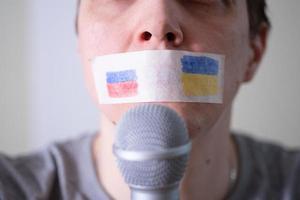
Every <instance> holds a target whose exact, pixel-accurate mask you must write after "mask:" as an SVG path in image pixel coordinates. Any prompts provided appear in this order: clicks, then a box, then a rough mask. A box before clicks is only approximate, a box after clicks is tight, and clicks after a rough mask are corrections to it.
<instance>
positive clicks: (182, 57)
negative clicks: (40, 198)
mask: <svg viewBox="0 0 300 200" xmlns="http://www.w3.org/2000/svg"><path fill="white" fill-rule="evenodd" d="M224 60H225V56H223V55H220V54H211V53H197V52H190V51H177V50H145V51H137V52H128V53H119V54H110V55H105V56H99V57H96V58H95V59H94V60H93V63H92V67H93V76H94V80H95V86H96V90H97V94H98V99H99V103H100V104H118V103H138V102H203V103H217V104H221V103H222V101H223V87H224Z"/></svg>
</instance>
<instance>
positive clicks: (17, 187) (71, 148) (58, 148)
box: [0, 134, 97, 200]
mask: <svg viewBox="0 0 300 200" xmlns="http://www.w3.org/2000/svg"><path fill="white" fill-rule="evenodd" d="M94 136H95V134H84V135H82V136H80V137H78V138H75V139H71V140H68V141H65V142H59V143H53V144H51V145H49V146H48V147H47V148H45V149H44V150H41V151H38V152H35V153H31V154H27V155H21V156H17V157H9V156H6V155H3V154H0V199H1V200H2V199H39V198H42V199H48V198H50V197H49V195H51V198H54V199H60V197H62V196H64V197H68V198H69V199H72V198H73V197H75V196H72V195H77V196H78V195H80V196H86V195H85V194H83V193H85V192H86V191H87V188H84V187H82V186H81V183H80V181H84V182H85V183H86V182H94V183H97V182H96V180H95V179H94V177H95V176H94V175H95V174H94V169H93V160H92V157H91V148H92V145H91V144H92V142H93V138H94ZM85 169H88V170H85ZM87 174H88V175H90V176H91V177H92V178H90V179H87V178H85V177H84V175H87ZM70 195H71V196H70ZM4 197H5V198H4ZM68 198H67V199H68Z"/></svg>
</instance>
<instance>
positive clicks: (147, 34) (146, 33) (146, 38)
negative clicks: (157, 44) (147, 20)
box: [141, 31, 152, 41]
mask: <svg viewBox="0 0 300 200" xmlns="http://www.w3.org/2000/svg"><path fill="white" fill-rule="evenodd" d="M151 37H152V34H151V33H149V32H148V31H145V32H144V33H143V34H142V36H141V38H142V40H146V41H148V40H150V39H151Z"/></svg>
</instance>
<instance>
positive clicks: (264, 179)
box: [234, 134, 300, 199]
mask: <svg viewBox="0 0 300 200" xmlns="http://www.w3.org/2000/svg"><path fill="white" fill-rule="evenodd" d="M234 138H235V140H236V143H237V146H238V149H239V160H240V175H241V180H240V184H241V185H242V187H245V188H247V187H248V191H252V192H253V193H252V195H257V197H265V198H260V199H270V198H271V199H297V198H298V199H300V193H299V192H298V190H299V188H300V150H299V149H292V148H286V147H284V146H283V145H279V144H276V143H272V142H266V141H262V140H257V139H254V138H252V137H249V136H246V135H239V134H235V135H234Z"/></svg>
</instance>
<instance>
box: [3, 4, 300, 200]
mask: <svg viewBox="0 0 300 200" xmlns="http://www.w3.org/2000/svg"><path fill="white" fill-rule="evenodd" d="M265 7H266V6H265V1H264V0H248V1H246V0H186V1H179V0H178V1H177V0H169V1H166V0H151V1H146V0H137V1H132V0H130V1H117V0H82V1H81V2H80V3H79V10H78V19H77V20H78V21H77V30H78V46H79V52H80V56H81V59H82V63H83V66H84V69H85V75H86V80H87V84H88V86H89V87H88V88H89V91H90V94H91V95H92V97H93V98H94V99H95V100H96V101H97V98H96V96H97V95H96V88H95V80H94V77H93V72H92V64H91V60H93V59H94V58H96V57H97V56H102V55H107V54H114V53H125V52H133V51H141V50H165V49H169V50H186V51H191V52H200V53H202V52H209V53H215V54H221V55H224V56H225V65H224V88H223V91H224V93H223V103H222V104H209V103H196V102H193V103H187V102H180V103H172V102H164V103H162V102H155V103H159V104H161V105H164V106H167V107H169V108H171V109H173V110H175V111H176V112H177V113H178V114H179V115H180V116H181V117H182V118H183V119H184V120H185V122H186V125H187V128H188V132H189V137H190V139H191V141H192V150H191V153H190V157H189V161H188V166H187V169H186V172H185V175H184V177H183V179H182V182H181V184H180V195H181V198H180V199H188V200H198V199H205V200H210V199H237V200H245V199H299V198H300V193H299V192H298V191H299V190H297V187H299V186H300V154H299V152H288V151H285V150H284V149H283V148H281V147H279V146H275V145H272V144H267V143H260V142H257V141H254V140H252V139H250V138H248V137H245V136H240V135H233V134H231V132H230V118H231V110H232V103H233V100H234V97H235V95H236V93H237V92H238V89H239V86H240V85H241V84H243V83H245V82H248V81H250V80H251V79H252V78H253V76H254V74H255V72H256V70H257V68H258V65H259V63H260V61H261V60H262V57H263V55H264V52H265V49H266V43H267V37H268V32H269V28H270V24H269V20H268V18H267V16H266V15H265ZM136 105H137V103H130V104H129V103H126V104H99V108H100V109H101V113H102V114H101V128H100V132H99V133H98V134H97V135H95V136H85V137H83V138H80V139H78V140H74V141H69V142H66V143H61V144H54V145H52V146H51V147H49V148H48V149H47V150H46V151H45V152H42V153H36V154H33V155H29V156H25V157H19V158H15V159H11V158H7V157H5V156H2V157H1V159H0V199H130V191H129V189H128V186H127V185H126V183H125V182H124V180H123V179H122V177H121V175H120V172H119V170H118V168H117V166H116V162H115V157H114V156H113V154H112V151H111V149H112V144H113V141H114V137H115V129H116V125H117V124H118V122H119V120H120V118H121V117H122V115H123V114H124V113H125V112H126V111H127V110H128V109H129V108H132V107H134V106H136ZM91 149H92V150H91ZM232 172H233V173H232Z"/></svg>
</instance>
